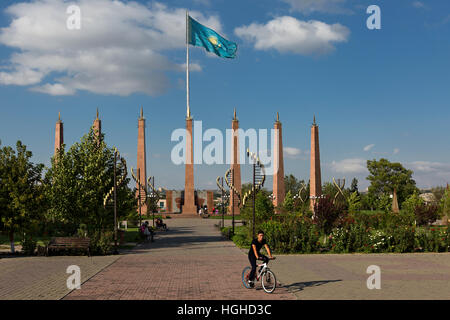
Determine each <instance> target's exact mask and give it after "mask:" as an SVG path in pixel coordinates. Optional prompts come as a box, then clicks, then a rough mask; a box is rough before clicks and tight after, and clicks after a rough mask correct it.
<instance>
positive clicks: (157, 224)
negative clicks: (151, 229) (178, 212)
mask: <svg viewBox="0 0 450 320" xmlns="http://www.w3.org/2000/svg"><path fill="white" fill-rule="evenodd" d="M156 227H157V228H161V229H164V230H166V229H167V225H166V224H165V223H163V221H162V219H161V218H157V219H156Z"/></svg>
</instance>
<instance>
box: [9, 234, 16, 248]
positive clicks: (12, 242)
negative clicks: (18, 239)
mask: <svg viewBox="0 0 450 320" xmlns="http://www.w3.org/2000/svg"><path fill="white" fill-rule="evenodd" d="M9 242H10V243H11V253H14V252H15V249H14V231H13V230H11V231H10V232H9Z"/></svg>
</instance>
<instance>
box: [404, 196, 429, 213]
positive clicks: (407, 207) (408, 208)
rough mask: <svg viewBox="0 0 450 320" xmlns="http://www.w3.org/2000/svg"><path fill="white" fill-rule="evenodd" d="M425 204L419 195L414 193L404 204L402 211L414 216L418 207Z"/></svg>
mask: <svg viewBox="0 0 450 320" xmlns="http://www.w3.org/2000/svg"><path fill="white" fill-rule="evenodd" d="M424 204H425V203H424V201H423V200H422V199H421V198H420V197H419V195H418V193H417V192H414V193H413V194H412V195H410V196H409V197H408V198H406V200H405V201H404V202H403V203H402V209H403V210H404V211H405V212H407V213H409V214H412V215H413V214H414V213H415V209H416V207H418V206H422V205H424Z"/></svg>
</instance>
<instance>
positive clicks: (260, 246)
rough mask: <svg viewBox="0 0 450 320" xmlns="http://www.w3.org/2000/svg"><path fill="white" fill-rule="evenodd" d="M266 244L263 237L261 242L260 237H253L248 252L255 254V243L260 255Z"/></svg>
mask: <svg viewBox="0 0 450 320" xmlns="http://www.w3.org/2000/svg"><path fill="white" fill-rule="evenodd" d="M265 244H266V239H263V241H262V242H259V241H258V239H253V241H252V244H251V245H250V251H249V252H248V254H249V255H252V256H255V253H254V252H253V245H255V246H256V252H258V255H259V254H260V253H259V251H260V250H261V248H262V247H263V246H264V245H265Z"/></svg>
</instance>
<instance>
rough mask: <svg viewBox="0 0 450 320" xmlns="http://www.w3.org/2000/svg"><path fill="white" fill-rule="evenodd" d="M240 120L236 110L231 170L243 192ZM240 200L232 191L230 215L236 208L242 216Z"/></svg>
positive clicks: (236, 185)
mask: <svg viewBox="0 0 450 320" xmlns="http://www.w3.org/2000/svg"><path fill="white" fill-rule="evenodd" d="M238 129H239V120H238V119H237V117H236V109H234V115H233V120H232V121H231V169H232V179H233V184H234V187H235V188H236V190H237V191H238V192H239V193H241V192H242V182H241V164H240V153H239V133H238V132H239V131H238ZM238 204H239V202H238V198H237V196H236V195H235V194H234V192H232V191H231V190H230V213H231V212H232V209H233V207H234V214H235V215H236V214H240V212H241V210H240V208H239V206H238Z"/></svg>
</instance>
